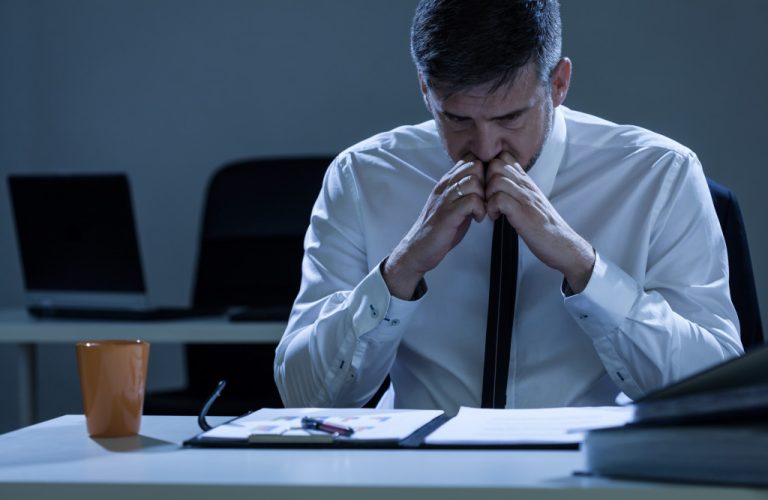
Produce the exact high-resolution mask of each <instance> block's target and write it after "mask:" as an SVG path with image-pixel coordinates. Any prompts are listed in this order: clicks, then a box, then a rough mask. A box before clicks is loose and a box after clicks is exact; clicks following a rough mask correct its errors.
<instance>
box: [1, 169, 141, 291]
mask: <svg viewBox="0 0 768 500" xmlns="http://www.w3.org/2000/svg"><path fill="white" fill-rule="evenodd" d="M8 186H9V191H10V194H11V202H12V206H13V213H14V220H15V224H16V236H17V241H18V245H19V254H20V256H21V261H22V268H23V275H24V281H25V285H26V288H27V291H28V292H43V293H44V294H46V293H49V292H57V291H58V292H73V293H74V294H75V295H83V294H84V295H85V296H87V295H88V294H89V293H90V292H96V293H97V294H98V293H103V292H106V293H107V294H113V295H120V294H128V295H129V296H133V295H134V294H141V296H142V300H144V290H145V289H144V277H143V273H142V268H141V260H140V254H139V245H138V239H137V236H136V225H135V221H134V216H133V207H132V203H131V193H130V187H129V184H128V178H127V177H126V176H125V175H121V174H114V175H12V176H9V177H8ZM51 296H52V297H55V293H54V294H52V295H51ZM53 302H56V300H53ZM118 302H121V301H118ZM129 302H131V303H132V302H133V300H129ZM81 305H88V304H81Z"/></svg>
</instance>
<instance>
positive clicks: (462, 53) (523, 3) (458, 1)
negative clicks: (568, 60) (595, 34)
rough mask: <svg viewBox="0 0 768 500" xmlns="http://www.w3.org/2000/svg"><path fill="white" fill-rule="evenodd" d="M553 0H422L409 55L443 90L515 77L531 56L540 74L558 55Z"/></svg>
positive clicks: (547, 70)
mask: <svg viewBox="0 0 768 500" xmlns="http://www.w3.org/2000/svg"><path fill="white" fill-rule="evenodd" d="M560 30H561V25H560V5H559V3H558V1H557V0H421V1H420V2H419V5H418V7H416V15H415V16H414V17H413V25H412V27H411V55H412V57H413V62H414V63H415V64H416V69H418V70H419V72H420V73H421V74H422V75H423V77H424V79H425V80H426V83H427V85H428V86H429V87H430V88H433V89H436V90H440V91H441V92H444V93H445V94H446V95H450V94H454V93H456V92H460V91H463V90H466V89H469V88H471V87H475V86H477V85H483V84H488V83H490V84H491V88H490V89H489V90H490V91H491V92H493V91H494V90H497V89H498V88H500V87H502V86H504V85H506V84H508V83H511V82H512V81H514V79H515V77H516V76H517V74H518V72H519V70H520V69H521V68H523V67H524V66H525V65H526V64H528V63H529V62H531V61H534V62H536V64H537V66H538V71H539V77H540V78H541V79H542V81H549V75H550V73H551V71H552V70H553V69H554V67H555V66H556V65H557V62H558V61H559V60H560V50H561V43H562V42H561V33H560Z"/></svg>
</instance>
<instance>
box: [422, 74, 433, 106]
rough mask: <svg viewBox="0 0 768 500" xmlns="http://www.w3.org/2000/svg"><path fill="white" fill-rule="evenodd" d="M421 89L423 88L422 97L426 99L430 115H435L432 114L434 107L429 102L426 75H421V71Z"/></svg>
mask: <svg viewBox="0 0 768 500" xmlns="http://www.w3.org/2000/svg"><path fill="white" fill-rule="evenodd" d="M419 88H421V97H422V98H423V99H424V106H426V107H427V111H429V114H434V113H432V105H431V104H430V102H429V87H427V81H426V79H425V78H424V75H422V74H421V71H419Z"/></svg>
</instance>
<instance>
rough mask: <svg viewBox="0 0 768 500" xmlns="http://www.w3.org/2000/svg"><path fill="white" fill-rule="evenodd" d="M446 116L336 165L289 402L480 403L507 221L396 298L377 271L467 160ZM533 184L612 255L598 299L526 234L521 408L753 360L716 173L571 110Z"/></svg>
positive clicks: (314, 250) (308, 276)
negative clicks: (569, 279) (495, 255)
mask: <svg viewBox="0 0 768 500" xmlns="http://www.w3.org/2000/svg"><path fill="white" fill-rule="evenodd" d="M453 163H454V162H453V161H452V160H451V159H450V158H449V156H448V154H447V153H446V151H445V149H444V148H443V146H442V143H441V141H440V139H439V137H438V134H437V131H436V129H435V124H434V122H433V121H428V122H425V123H422V124H420V125H415V126H405V127H399V128H396V129H394V130H392V131H390V132H386V133H382V134H379V135H376V136H374V137H372V138H370V139H368V140H366V141H363V142H361V143H359V144H357V145H355V146H353V147H351V148H349V149H348V150H346V151H344V152H343V153H342V154H340V155H339V156H338V157H337V158H336V160H335V161H334V162H333V163H332V164H331V166H330V167H329V169H328V172H327V173H326V176H325V180H324V183H323V188H322V191H321V193H320V196H319V197H318V199H317V202H316V203H315V206H314V209H313V212H312V218H311V222H310V227H309V229H308V231H307V234H306V238H305V242H304V243H305V255H304V261H303V264H302V272H303V278H302V283H301V290H300V292H299V295H298V297H297V299H296V302H295V304H294V307H293V311H292V313H291V317H290V320H289V322H288V326H287V329H286V331H285V334H284V336H283V338H282V340H281V342H280V344H279V346H278V348H277V353H276V358H275V381H276V383H277V387H278V389H279V391H280V395H281V396H282V399H283V402H284V403H285V404H286V406H318V407H331V406H361V405H363V404H365V403H366V402H367V401H368V400H369V399H370V398H371V396H372V395H373V394H374V392H375V391H376V390H377V388H378V387H379V386H380V385H381V383H382V381H383V380H384V378H385V377H386V375H387V374H389V375H390V376H391V380H392V384H391V386H390V388H389V390H388V391H387V394H385V396H384V397H383V398H382V400H381V401H380V402H379V407H393V406H394V407H396V408H440V409H443V410H446V411H447V412H448V413H449V414H453V413H455V412H456V411H457V410H458V408H459V406H461V405H465V406H479V405H480V397H481V391H482V378H483V356H484V348H485V347H484V344H485V330H486V316H487V311H488V288H489V270H490V257H491V237H492V233H493V223H492V221H490V220H489V219H488V218H486V219H485V220H484V221H483V222H481V223H475V222H473V223H472V225H471V227H470V229H469V231H468V232H467V234H466V236H465V237H464V239H463V240H462V241H461V242H460V243H459V244H458V245H457V246H456V247H455V248H454V249H453V250H451V251H450V252H449V253H448V255H447V256H446V257H445V259H444V260H443V261H442V262H441V263H440V264H439V265H438V266H437V267H436V268H435V269H434V270H432V271H430V272H429V273H427V275H426V277H425V281H426V284H427V287H428V291H427V293H426V294H425V295H424V296H422V297H421V298H419V299H418V300H415V301H404V300H400V299H398V298H396V297H393V296H392V295H391V294H390V293H389V291H388V289H387V286H386V284H385V282H384V280H383V278H382V275H381V271H380V266H379V264H380V263H381V262H382V260H383V259H384V258H386V257H387V255H388V254H389V253H390V252H391V251H392V250H393V249H394V247H395V246H396V245H397V244H398V242H399V241H400V240H401V238H402V237H403V236H404V235H405V233H406V232H407V231H408V229H409V228H410V227H411V225H412V224H413V223H414V222H415V220H416V218H417V216H418V215H419V213H420V212H421V209H422V207H423V206H424V203H425V202H426V200H427V197H428V196H429V194H430V192H431V191H432V189H433V188H434V187H435V184H436V183H437V182H438V180H439V179H440V178H441V177H442V176H443V175H444V174H445V173H446V172H447V171H448V170H449V169H450V168H451V167H452V166H453ZM529 175H530V176H531V177H532V179H533V180H534V181H535V182H536V184H537V185H538V187H539V188H540V189H541V190H542V192H543V193H544V194H545V195H547V196H548V198H549V200H550V202H551V203H552V205H553V206H554V207H555V209H557V211H558V212H559V213H560V215H561V216H562V217H563V219H565V221H566V222H567V223H568V224H569V225H570V226H571V227H572V228H573V229H574V230H575V231H576V232H577V233H579V234H580V235H581V236H582V237H583V238H585V239H586V240H587V241H588V242H590V243H591V244H592V246H593V247H594V248H595V250H596V253H597V260H596V263H595V267H594V271H593V273H592V276H591V278H590V280H589V283H588V285H587V287H586V289H585V290H584V291H583V292H581V293H579V294H576V295H572V296H569V297H565V296H564V295H563V293H562V290H561V285H562V283H563V276H562V274H560V273H559V272H557V271H555V270H553V269H551V268H549V267H547V266H546V265H544V264H542V263H541V262H540V261H539V260H538V259H536V258H535V257H534V256H533V255H532V254H531V252H530V250H529V249H528V248H527V247H526V245H525V243H524V242H523V241H522V240H520V241H519V243H520V247H519V248H520V251H519V252H520V258H519V263H518V278H517V301H516V305H515V307H516V312H515V320H514V327H513V335H512V349H511V353H510V368H509V380H508V385H507V407H509V408H534V407H554V406H587V405H610V404H614V401H615V399H616V397H617V396H618V395H619V394H620V393H621V392H624V393H625V394H626V395H628V396H629V397H630V398H637V397H639V396H641V395H642V394H644V393H646V392H648V391H650V390H652V389H656V388H658V387H660V386H663V385H665V384H669V383H670V382H672V381H674V380H676V379H679V378H681V377H684V376H686V375H688V374H691V373H693V372H695V371H698V370H701V369H703V368H705V367H708V366H710V365H712V364H715V363H718V362H721V361H723V360H725V359H727V358H729V357H731V356H735V355H738V354H740V353H742V352H743V351H742V347H741V343H740V340H739V333H738V319H737V316H736V312H735V310H734V308H733V305H732V303H731V301H730V293H729V289H728V261H727V254H726V249H725V242H724V240H723V236H722V232H721V230H720V226H719V224H718V221H717V217H716V215H715V211H714V208H713V205H712V200H711V198H710V194H709V190H708V188H707V184H706V180H705V177H704V174H703V172H702V168H701V165H700V163H699V161H698V159H697V157H696V156H695V154H694V153H692V152H691V151H690V150H689V149H687V148H685V147H684V146H682V145H680V144H678V143H676V142H674V141H671V140H669V139H667V138H665V137H662V136H660V135H657V134H654V133H652V132H649V131H647V130H644V129H641V128H638V127H633V126H622V125H616V124H614V123H610V122H607V121H604V120H602V119H599V118H596V117H593V116H590V115H587V114H583V113H578V112H575V111H572V110H569V109H567V108H565V107H563V106H561V107H559V108H557V109H556V112H555V114H554V124H553V129H552V132H551V133H550V136H549V137H548V138H547V140H546V142H545V144H544V148H543V150H542V154H541V156H540V157H539V159H538V160H537V162H536V163H535V165H534V166H533V167H532V168H531V169H530V171H529Z"/></svg>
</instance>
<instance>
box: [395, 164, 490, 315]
mask: <svg viewBox="0 0 768 500" xmlns="http://www.w3.org/2000/svg"><path fill="white" fill-rule="evenodd" d="M485 196H486V194H485V173H484V171H483V164H482V163H481V162H480V161H477V160H476V159H475V158H473V157H466V158H464V159H463V160H462V161H459V162H458V163H456V165H454V167H453V168H452V169H451V170H450V171H448V173H447V174H445V175H444V176H443V177H442V179H440V182H438V183H437V185H436V186H435V188H434V189H433V190H432V193H431V194H430V195H429V198H428V199H427V203H426V205H424V208H423V209H422V211H421V214H420V215H419V218H418V219H416V222H415V223H414V225H413V226H412V227H411V229H410V230H409V231H408V233H407V234H406V235H405V236H404V237H403V239H402V240H401V241H400V243H399V244H398V245H397V246H396V247H395V249H394V250H393V251H392V254H391V255H390V256H389V258H388V259H387V261H386V263H385V264H384V270H383V275H384V281H385V282H386V284H387V287H388V288H389V291H390V293H391V294H392V295H394V296H395V297H398V298H401V299H406V300H408V299H410V298H411V297H412V296H413V294H414V291H415V290H416V286H417V285H418V284H419V281H421V279H422V278H423V277H424V274H425V273H426V272H428V271H430V270H432V269H434V268H435V267H436V266H437V265H438V264H439V263H440V262H441V261H442V260H443V258H445V256H446V254H447V253H448V252H449V251H450V250H451V249H452V248H453V247H455V246H456V245H457V244H458V243H459V242H460V241H461V240H462V238H464V235H465V234H467V230H468V229H469V224H470V223H471V221H472V219H474V220H475V221H477V222H480V221H482V220H483V218H484V217H485Z"/></svg>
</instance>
